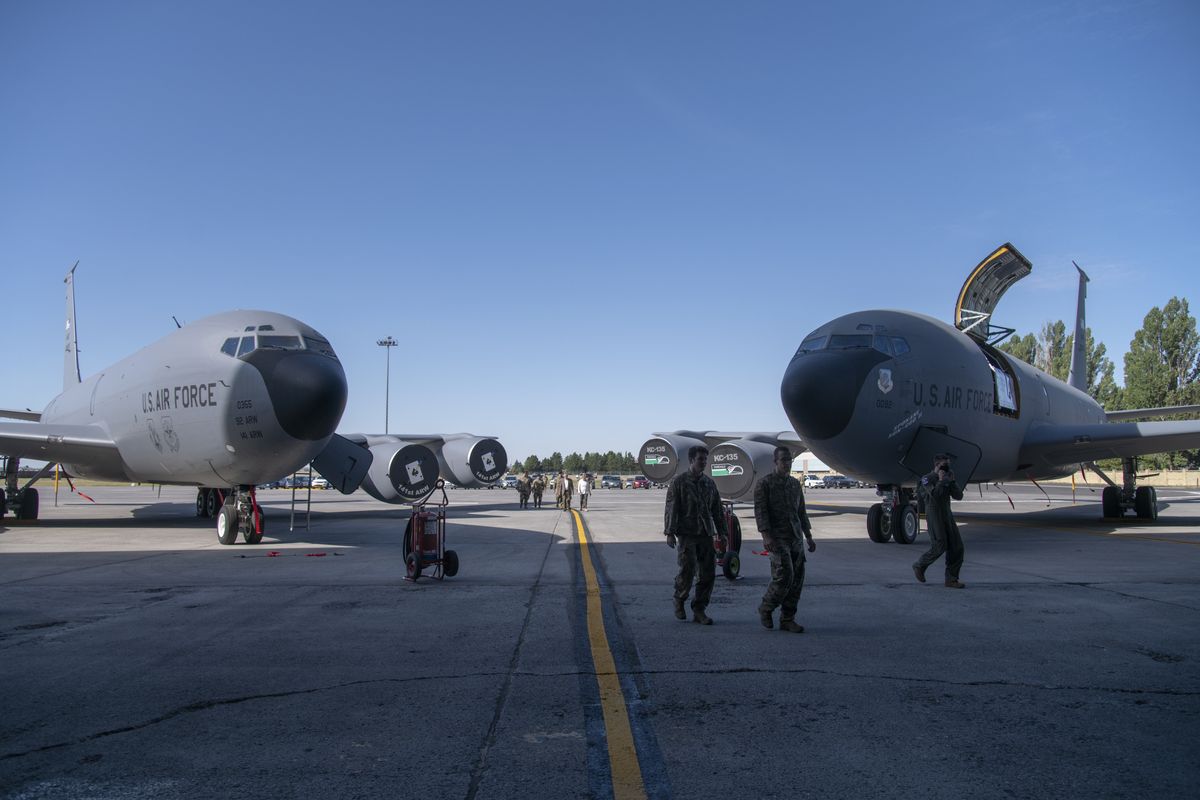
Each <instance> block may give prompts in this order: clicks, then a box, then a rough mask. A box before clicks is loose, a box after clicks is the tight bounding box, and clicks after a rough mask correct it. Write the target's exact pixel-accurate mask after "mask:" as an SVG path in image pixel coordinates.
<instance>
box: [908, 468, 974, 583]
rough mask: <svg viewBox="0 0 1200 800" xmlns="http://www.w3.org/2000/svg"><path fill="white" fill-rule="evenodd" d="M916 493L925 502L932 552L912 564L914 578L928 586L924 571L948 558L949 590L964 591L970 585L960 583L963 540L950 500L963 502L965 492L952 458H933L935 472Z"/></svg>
mask: <svg viewBox="0 0 1200 800" xmlns="http://www.w3.org/2000/svg"><path fill="white" fill-rule="evenodd" d="M917 491H918V492H919V493H920V494H921V495H922V497H924V499H925V523H926V525H927V526H928V527H929V550H928V551H926V552H925V553H924V554H922V555H921V557H920V558H918V559H917V563H915V564H913V574H914V575H916V576H917V580H919V581H920V582H921V583H924V582H925V570H927V569H929V565H930V564H932V563H933V562H934V561H937V560H938V558H940V557H941V555H942V553H945V554H946V587H947V588H950V589H965V588H967V585H966V584H965V583H963V582H962V581H960V580H959V579H958V571H959V570H960V569H962V563H963V540H962V535H961V534H959V532H958V523H956V522H955V521H954V512H953V511H951V510H950V500H951V499H954V500H962V499H963V493H962V489H960V488H959V486H958V482H957V481H956V480H955V477H954V472H953V471H952V470H951V469H950V456H948V455H946V454H944V453H941V454H938V455H936V456H934V459H933V472H930V473H929V474H928V475H925V476H923V477H922V478H921V480H920V482H919V483H918V484H917Z"/></svg>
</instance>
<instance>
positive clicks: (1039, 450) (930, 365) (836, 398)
mask: <svg viewBox="0 0 1200 800" xmlns="http://www.w3.org/2000/svg"><path fill="white" fill-rule="evenodd" d="M1032 268H1033V266H1032V264H1031V263H1030V262H1029V261H1028V259H1026V258H1025V257H1024V256H1023V255H1021V253H1019V252H1018V251H1017V249H1016V248H1015V247H1013V246H1012V245H1011V244H1005V245H1003V246H1002V247H1000V248H998V249H997V250H996V251H995V252H993V253H992V254H991V255H989V256H988V257H987V258H985V259H984V260H983V261H982V262H981V263H980V264H979V265H978V266H977V267H976V268H975V269H974V270H973V271H972V272H971V274H970V275H969V276H968V278H967V280H966V282H965V283H964V284H963V287H962V289H961V291H960V292H959V294H958V301H957V303H956V305H955V310H954V325H953V326H951V325H947V324H945V323H943V322H940V321H939V320H936V319H933V318H932V317H927V316H925V315H923V314H916V313H912V312H908V311H894V310H876V311H860V312H857V313H853V314H847V315H845V316H842V317H838V318H837V319H835V320H833V321H831V322H827V323H825V324H824V325H821V326H820V327H818V328H817V329H816V330H814V331H813V332H812V333H810V334H809V335H808V336H807V337H805V338H804V340H803V342H802V343H801V344H800V347H799V348H798V349H797V351H796V354H795V355H794V356H793V358H792V360H791V363H790V364H789V365H788V367H787V370H786V372H785V373H784V376H783V383H782V386H781V389H780V393H781V397H782V401H783V408H784V412H785V413H786V414H787V417H788V420H789V421H790V422H791V423H792V425H793V426H795V429H796V432H797V433H798V434H799V436H800V438H801V439H803V441H804V444H805V445H806V446H807V447H808V449H809V450H811V451H812V452H813V453H814V454H816V455H817V457H819V458H820V459H821V460H822V461H824V462H825V463H827V464H829V465H830V466H832V467H834V468H836V469H838V470H841V471H842V472H844V473H846V474H848V475H854V476H855V477H857V478H860V479H862V480H866V481H869V482H871V483H874V484H877V485H878V487H879V489H880V491H881V493H882V495H883V502H882V503H876V504H875V505H873V506H872V507H871V508H870V510H869V512H868V514H867V532H868V534H869V535H870V537H871V538H872V539H873V540H875V541H877V542H886V541H887V540H888V539H889V538H892V539H894V540H895V541H897V542H901V543H906V544H907V543H911V542H912V541H913V540H914V539H915V537H916V535H917V532H918V516H917V508H916V505H915V500H914V488H913V487H914V486H915V485H916V482H917V480H918V478H919V477H920V476H921V475H922V474H924V473H925V472H927V471H928V470H929V468H930V464H931V463H932V461H933V457H934V455H936V454H938V453H941V452H945V453H949V454H951V456H952V463H953V468H954V471H955V473H956V474H957V475H958V476H959V478H960V480H962V482H963V483H966V482H972V483H985V482H993V481H995V482H1003V481H1017V480H1027V479H1029V480H1037V479H1039V478H1049V477H1058V476H1064V475H1069V474H1071V473H1072V472H1074V471H1075V470H1077V469H1081V468H1089V469H1092V470H1094V471H1095V472H1096V473H1097V474H1099V475H1100V476H1101V477H1102V478H1103V479H1104V481H1105V482H1106V483H1107V486H1105V488H1104V491H1103V494H1102V496H1101V499H1102V509H1103V514H1104V516H1105V517H1109V518H1112V517H1120V516H1122V515H1123V514H1124V513H1125V511H1126V510H1127V509H1130V508H1132V509H1133V510H1134V511H1135V512H1136V513H1137V516H1138V517H1140V518H1142V519H1148V520H1153V519H1155V518H1157V516H1158V506H1157V497H1156V495H1155V491H1154V487H1152V486H1137V485H1136V479H1137V469H1136V468H1137V465H1136V458H1137V456H1142V455H1148V454H1150V453H1162V452H1170V451H1173V450H1182V449H1189V448H1195V447H1200V421H1197V420H1188V421H1173V422H1164V421H1159V422H1130V421H1127V420H1134V419H1139V418H1146V417H1154V416H1160V417H1161V416H1170V415H1172V414H1179V413H1182V412H1189V413H1190V412H1195V411H1197V410H1200V407H1198V406H1187V407H1177V408H1165V409H1164V408H1158V409H1138V410H1133V411H1110V412H1105V410H1104V408H1103V407H1101V406H1100V404H1099V403H1097V402H1096V401H1095V400H1094V399H1092V397H1091V396H1090V395H1088V394H1087V391H1086V389H1087V386H1086V377H1085V376H1086V375H1087V369H1086V363H1085V361H1086V350H1085V325H1084V299H1085V296H1086V283H1087V276H1086V275H1085V274H1084V272H1083V270H1079V300H1078V307H1077V311H1076V319H1075V334H1074V350H1073V352H1072V355H1071V367H1070V373H1069V379H1068V382H1067V383H1063V382H1062V381H1060V380H1058V379H1056V378H1054V377H1052V376H1050V375H1048V374H1046V373H1045V372H1042V371H1041V370H1038V369H1035V368H1034V367H1032V366H1030V365H1028V364H1026V363H1024V362H1023V361H1020V360H1018V359H1015V358H1010V357H1009V356H1007V355H1005V354H1004V353H1003V352H1001V351H1000V350H998V349H996V347H995V345H996V344H999V342H1000V341H1001V340H1002V339H1004V338H1005V337H1006V336H1008V335H1009V334H1010V333H1012V331H1011V329H1008V328H1001V327H997V326H995V325H993V324H992V322H991V319H992V312H993V311H994V309H995V307H996V304H997V302H998V301H999V300H1000V297H1001V296H1002V295H1003V294H1004V292H1005V291H1006V290H1007V289H1008V288H1009V287H1010V286H1012V285H1013V284H1014V283H1016V282H1017V281H1018V280H1020V279H1021V278H1023V277H1025V276H1026V275H1028V274H1029V273H1030V271H1031V270H1032ZM1076 269H1078V267H1076ZM1107 458H1120V459H1122V463H1123V473H1124V475H1123V478H1124V480H1123V481H1122V483H1121V484H1120V485H1118V484H1117V483H1115V482H1114V481H1113V480H1111V479H1110V478H1109V477H1108V476H1107V475H1104V473H1103V472H1101V471H1100V470H1099V468H1097V467H1096V465H1095V461H1097V460H1098V459H1107Z"/></svg>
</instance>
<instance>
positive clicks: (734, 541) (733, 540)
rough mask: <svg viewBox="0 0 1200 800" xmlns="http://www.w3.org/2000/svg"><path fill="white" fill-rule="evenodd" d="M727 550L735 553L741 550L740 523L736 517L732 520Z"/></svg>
mask: <svg viewBox="0 0 1200 800" xmlns="http://www.w3.org/2000/svg"><path fill="white" fill-rule="evenodd" d="M729 549H730V550H732V551H733V552H735V553H740V552H741V550H742V521H741V520H739V519H738V518H737V517H734V518H733V530H731V531H730V532H729Z"/></svg>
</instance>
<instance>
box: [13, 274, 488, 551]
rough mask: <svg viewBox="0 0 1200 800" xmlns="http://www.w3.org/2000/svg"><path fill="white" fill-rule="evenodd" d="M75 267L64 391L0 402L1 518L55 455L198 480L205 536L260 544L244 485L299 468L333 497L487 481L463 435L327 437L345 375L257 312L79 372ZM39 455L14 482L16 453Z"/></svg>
mask: <svg viewBox="0 0 1200 800" xmlns="http://www.w3.org/2000/svg"><path fill="white" fill-rule="evenodd" d="M74 274H75V267H72V268H71V271H70V272H69V273H68V274H67V277H66V279H65V283H66V285H67V320H66V347H65V356H64V368H63V392H62V394H60V395H59V396H58V397H56V398H54V400H52V401H51V402H50V404H49V405H47V406H46V408H45V409H44V410H43V411H42V412H41V413H38V412H35V411H14V410H0V417H7V418H11V419H18V420H23V421H22V422H16V423H6V422H0V455H2V456H7V457H8V458H7V464H6V470H5V475H4V484H5V485H4V489H2V490H0V516H2V515H4V514H6V513H8V512H10V511H11V512H12V513H14V514H15V516H17V517H18V518H21V519H37V516H38V493H37V489H35V488H34V487H33V484H34V483H35V482H36V481H37V480H39V479H40V478H42V477H45V475H46V474H48V473H49V471H50V470H51V469H52V467H53V464H54V463H61V464H62V465H63V466H64V467H65V468H66V470H67V473H68V474H70V475H73V476H76V477H84V478H96V479H101V480H117V481H132V482H140V483H159V484H179V485H188V486H197V487H199V489H198V491H197V494H196V513H197V514H198V515H199V516H203V517H213V516H215V517H216V518H217V538H218V539H219V541H220V542H221V543H222V544H233V543H234V542H235V541H236V540H237V537H238V534H239V533H241V534H242V535H243V536H244V538H245V540H246V541H247V542H248V543H250V544H256V543H258V542H260V541H262V536H263V530H264V527H263V516H262V512H261V509H260V508H259V506H258V502H257V500H256V497H255V491H254V487H255V486H256V485H258V484H262V483H267V482H269V481H274V480H277V479H279V478H282V477H283V476H285V475H289V474H291V473H292V472H295V471H296V470H297V469H299V468H300V467H303V466H304V465H306V464H309V463H312V465H313V467H314V468H315V469H316V470H317V472H319V473H320V474H321V475H323V476H324V477H326V478H327V479H329V481H330V483H331V484H332V485H333V486H334V487H335V488H337V489H338V490H340V491H341V492H343V493H345V494H349V493H350V492H353V491H354V490H355V489H357V488H358V487H359V485H360V484H361V485H362V486H363V488H364V489H365V490H366V491H367V492H368V493H369V494H370V495H371V496H373V497H375V498H377V499H379V500H382V501H384V502H388V503H408V502H413V501H416V500H419V499H421V498H422V497H424V496H426V495H428V494H429V493H430V492H432V491H433V488H434V485H435V484H436V482H437V479H438V477H439V476H443V475H444V476H447V477H449V478H450V479H452V480H453V481H454V482H455V483H457V484H458V485H460V486H464V487H471V486H483V485H487V484H489V483H493V482H495V481H496V480H497V479H498V478H499V477H500V475H501V474H502V473H503V472H504V469H505V465H506V464H507V454H506V453H505V451H504V448H503V447H502V446H501V445H500V443H499V442H498V441H496V440H495V438H493V437H479V436H474V435H471V434H466V433H457V434H420V435H416V434H413V435H400V436H388V435H364V434H350V435H349V436H339V435H337V434H336V433H334V430H335V428H336V427H337V424H338V422H339V421H340V420H341V417H342V411H343V410H344V409H345V407H346V397H347V386H346V374H345V372H344V371H343V369H342V365H341V362H340V361H339V360H338V358H337V355H336V354H335V353H334V350H333V347H332V346H331V345H330V343H329V341H328V340H327V339H326V338H325V337H323V336H322V335H321V334H319V333H318V332H317V331H316V330H314V329H313V328H311V327H310V326H308V325H306V324H304V323H303V322H300V321H299V320H296V319H293V318H291V317H287V316H284V315H282V314H276V313H273V312H269V311H230V312H226V313H223V314H216V315H214V316H210V317H206V318H204V319H201V320H199V321H197V322H193V323H191V324H189V325H187V326H184V327H181V328H180V329H179V330H176V331H173V332H172V333H171V334H169V335H168V336H165V337H163V338H162V339H160V340H159V341H157V342H155V343H153V344H151V345H149V346H148V347H145V348H143V349H142V350H139V351H138V352H137V353H134V354H133V355H132V356H130V357H128V358H126V359H124V360H122V361H118V362H117V363H116V364H113V365H112V366H110V367H108V368H107V369H104V370H102V371H101V372H99V373H97V374H96V375H93V376H92V377H90V378H88V379H87V380H86V381H82V380H80V372H79V357H78V348H77V339H76V324H75V289H74ZM22 458H29V459H37V460H41V461H48V462H50V463H49V464H48V465H47V466H46V467H45V468H44V469H42V471H41V472H39V473H38V474H37V475H35V476H34V477H33V478H31V479H30V480H28V481H27V482H26V483H25V484H24V486H21V487H20V488H18V484H19V480H18V475H17V472H18V468H19V466H20V459H22Z"/></svg>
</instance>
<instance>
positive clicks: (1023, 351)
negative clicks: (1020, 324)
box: [997, 333, 1037, 364]
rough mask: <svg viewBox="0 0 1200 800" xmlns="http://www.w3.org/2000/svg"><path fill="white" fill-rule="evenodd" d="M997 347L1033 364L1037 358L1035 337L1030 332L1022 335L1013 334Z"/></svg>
mask: <svg viewBox="0 0 1200 800" xmlns="http://www.w3.org/2000/svg"><path fill="white" fill-rule="evenodd" d="M997 349H999V350H1001V351H1002V352H1004V353H1007V354H1008V355H1010V356H1012V357H1013V358H1019V359H1021V360H1022V361H1024V362H1025V363H1026V364H1033V363H1034V362H1035V361H1036V360H1037V337H1036V336H1034V335H1033V334H1032V333H1027V334H1025V335H1024V336H1013V337H1012V338H1011V339H1009V340H1008V341H1007V342H1004V343H1003V344H1001V345H1000V347H999V348H997Z"/></svg>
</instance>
